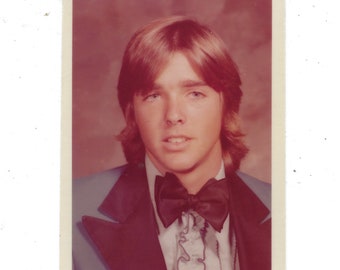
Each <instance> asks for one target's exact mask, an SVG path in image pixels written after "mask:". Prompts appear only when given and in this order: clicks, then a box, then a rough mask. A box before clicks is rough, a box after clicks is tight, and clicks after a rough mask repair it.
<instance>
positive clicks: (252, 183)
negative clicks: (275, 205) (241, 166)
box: [236, 171, 271, 210]
mask: <svg viewBox="0 0 340 270" xmlns="http://www.w3.org/2000/svg"><path fill="white" fill-rule="evenodd" d="M236 174H237V175H238V176H239V177H240V179H241V180H242V181H243V182H244V183H245V184H246V185H247V186H248V188H249V189H250V190H251V191H252V192H254V193H255V194H256V196H257V197H258V198H259V199H260V201H261V202H262V203H263V204H264V205H265V206H266V207H267V208H268V209H269V210H270V209H271V184H269V183H266V182H264V181H262V180H259V179H257V178H255V177H253V176H251V175H248V174H246V173H243V172H240V171H237V172H236Z"/></svg>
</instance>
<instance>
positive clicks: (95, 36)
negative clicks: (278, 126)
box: [72, 0, 271, 182]
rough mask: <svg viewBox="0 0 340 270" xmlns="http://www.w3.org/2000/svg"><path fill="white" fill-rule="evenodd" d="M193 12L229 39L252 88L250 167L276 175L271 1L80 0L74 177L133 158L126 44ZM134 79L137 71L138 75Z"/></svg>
mask: <svg viewBox="0 0 340 270" xmlns="http://www.w3.org/2000/svg"><path fill="white" fill-rule="evenodd" d="M173 14H176V15H179V14H181V15H190V16H194V17H196V18H197V19H198V20H199V21H200V22H202V23H204V24H207V25H209V26H210V27H211V28H212V29H213V30H214V31H216V32H217V33H218V34H219V35H220V36H221V37H222V38H223V39H224V41H225V42H226V44H227V47H228V49H229V52H230V54H231V55H232V57H233V59H234V60H235V62H236V63H237V65H238V67H239V70H240V75H241V78H242V82H243V83H242V89H243V93H244V97H243V101H242V105H241V111H240V115H241V118H242V125H243V130H244V132H245V133H246V134H247V136H246V142H247V145H248V146H249V148H250V152H249V154H248V156H247V158H246V159H245V160H244V161H243V163H242V166H241V169H242V171H244V172H246V173H248V174H251V175H253V176H255V177H258V178H260V179H262V180H264V181H266V182H270V181H271V0H256V1H250V0H237V1H231V0H210V1H206V0H190V1H189V0H186V1H185V0H100V1H98V0H74V1H73V135H72V137H73V177H74V178H79V177H82V176H85V175H89V174H92V173H95V172H98V171H101V170H105V169H109V168H112V167H115V166H118V165H122V164H124V163H125V159H124V156H123V154H122V151H121V146H120V144H119V142H117V141H116V140H115V135H117V134H118V133H119V132H120V130H121V129H122V128H123V127H124V119H123V116H122V113H121V111H120V108H119V106H118V102H117V97H116V85H117V77H118V73H119V68H120V63H121V58H122V55H123V50H124V48H125V46H126V44H127V42H128V40H129V38H130V37H131V35H132V34H133V32H134V31H135V30H136V29H137V28H138V27H139V26H141V25H143V24H145V23H147V22H149V21H150V20H153V19H156V18H159V17H163V16H169V15H173ZM131 79H133V78H131Z"/></svg>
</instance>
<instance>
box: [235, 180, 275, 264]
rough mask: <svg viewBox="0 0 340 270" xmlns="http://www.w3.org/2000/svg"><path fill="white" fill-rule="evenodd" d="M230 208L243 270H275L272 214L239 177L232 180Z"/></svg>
mask: <svg viewBox="0 0 340 270" xmlns="http://www.w3.org/2000/svg"><path fill="white" fill-rule="evenodd" d="M230 208H231V209H230V221H231V228H232V230H233V231H234V233H235V236H236V243H237V244H236V245H237V252H238V258H239V262H240V269H241V270H269V269H271V219H267V220H266V217H267V216H268V214H269V210H268V209H267V208H266V207H265V206H264V205H263V203H262V202H261V201H260V200H259V199H258V198H257V196H256V195H255V194H254V193H253V192H252V191H251V190H250V189H249V188H248V186H247V185H246V184H245V183H244V182H243V181H242V180H241V179H240V178H239V177H238V176H237V175H236V174H235V175H233V176H232V177H231V179H230Z"/></svg>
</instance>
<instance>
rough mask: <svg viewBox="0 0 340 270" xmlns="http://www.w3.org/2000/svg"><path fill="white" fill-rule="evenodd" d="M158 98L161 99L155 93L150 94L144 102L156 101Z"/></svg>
mask: <svg viewBox="0 0 340 270" xmlns="http://www.w3.org/2000/svg"><path fill="white" fill-rule="evenodd" d="M157 98H159V94H157V93H153V94H149V95H147V96H145V98H144V100H145V101H154V100H156V99H157Z"/></svg>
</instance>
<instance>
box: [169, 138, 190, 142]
mask: <svg viewBox="0 0 340 270" xmlns="http://www.w3.org/2000/svg"><path fill="white" fill-rule="evenodd" d="M185 140H186V139H185V138H183V137H182V138H169V139H168V142H170V143H181V142H184V141H185Z"/></svg>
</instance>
